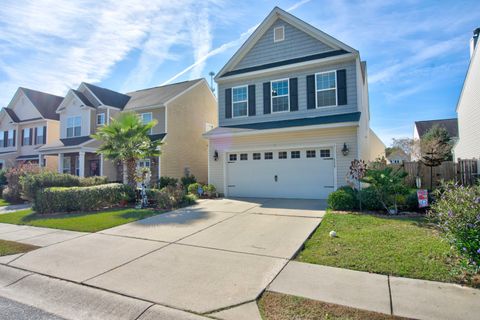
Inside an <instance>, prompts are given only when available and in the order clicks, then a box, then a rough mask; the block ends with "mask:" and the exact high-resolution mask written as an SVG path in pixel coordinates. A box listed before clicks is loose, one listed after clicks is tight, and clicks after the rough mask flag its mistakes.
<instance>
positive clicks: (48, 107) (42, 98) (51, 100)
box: [19, 87, 63, 120]
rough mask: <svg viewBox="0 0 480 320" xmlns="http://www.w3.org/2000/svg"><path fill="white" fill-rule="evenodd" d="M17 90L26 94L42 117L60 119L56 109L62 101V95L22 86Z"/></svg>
mask: <svg viewBox="0 0 480 320" xmlns="http://www.w3.org/2000/svg"><path fill="white" fill-rule="evenodd" d="M19 90H21V91H22V92H23V93H24V94H25V95H26V96H27V98H28V99H29V100H30V102H32V104H33V105H34V106H35V108H36V109H37V110H38V112H39V113H40V114H41V115H42V117H43V118H45V119H51V120H59V119H60V117H59V115H58V114H57V113H56V110H57V108H58V106H59V105H60V103H61V102H62V101H63V97H60V96H55V95H53V94H49V93H45V92H41V91H36V90H32V89H28V88H22V87H20V88H19Z"/></svg>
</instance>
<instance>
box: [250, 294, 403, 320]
mask: <svg viewBox="0 0 480 320" xmlns="http://www.w3.org/2000/svg"><path fill="white" fill-rule="evenodd" d="M258 307H259V310H260V313H261V315H262V317H263V319H266V320H270V319H272V320H273V319H275V320H294V319H302V320H320V319H325V320H327V319H328V320H347V319H348V320H364V319H369V320H386V319H389V320H390V319H392V320H393V319H403V318H400V317H395V316H390V315H386V314H382V313H376V312H371V311H365V310H359V309H355V308H349V307H344V306H339V305H336V304H331V303H325V302H321V301H315V300H310V299H305V298H301V297H296V296H290V295H285V294H281V293H273V292H265V293H264V294H263V295H262V297H261V298H260V300H259V301H258Z"/></svg>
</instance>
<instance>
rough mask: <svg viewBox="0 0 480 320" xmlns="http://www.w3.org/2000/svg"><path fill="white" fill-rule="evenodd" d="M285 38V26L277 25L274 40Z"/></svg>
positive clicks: (274, 30)
mask: <svg viewBox="0 0 480 320" xmlns="http://www.w3.org/2000/svg"><path fill="white" fill-rule="evenodd" d="M283 40H285V27H284V26H281V27H276V28H275V29H273V42H279V41H283Z"/></svg>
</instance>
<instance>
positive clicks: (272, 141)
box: [209, 127, 358, 193]
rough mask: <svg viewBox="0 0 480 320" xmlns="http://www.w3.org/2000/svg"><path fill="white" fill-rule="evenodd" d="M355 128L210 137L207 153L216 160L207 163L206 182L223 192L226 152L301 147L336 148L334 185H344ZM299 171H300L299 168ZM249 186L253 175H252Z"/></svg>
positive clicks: (354, 147)
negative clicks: (344, 147)
mask: <svg viewBox="0 0 480 320" xmlns="http://www.w3.org/2000/svg"><path fill="white" fill-rule="evenodd" d="M357 131H358V130H357V127H344V128H331V129H313V130H305V131H296V132H285V133H261V134H256V135H248V136H238V137H222V138H212V139H211V140H210V147H209V149H210V150H209V153H210V155H213V154H214V152H215V150H217V151H218V153H219V158H218V160H217V161H213V159H211V160H210V172H209V183H212V184H214V185H215V187H216V188H217V190H218V192H220V193H224V192H225V191H224V165H225V154H226V153H227V152H229V151H230V150H235V149H242V150H249V148H252V149H255V150H258V149H264V150H268V149H269V148H275V149H277V148H278V147H284V148H285V149H287V148H288V149H290V148H295V147H297V148H301V147H302V145H322V146H323V145H325V146H335V147H336V158H337V161H336V162H337V163H336V165H337V168H336V169H337V186H338V187H340V186H342V185H345V184H346V183H347V182H346V179H345V178H346V176H347V173H348V168H349V166H350V163H351V161H352V160H353V159H354V158H356V155H357V151H358V150H357ZM344 143H346V144H347V146H348V148H349V150H350V152H349V154H348V155H347V156H344V155H343V154H342V151H341V150H342V148H343V144H344ZM299 169H301V168H299ZM252 183H255V176H254V175H253V174H252Z"/></svg>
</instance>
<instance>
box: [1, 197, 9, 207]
mask: <svg viewBox="0 0 480 320" xmlns="http://www.w3.org/2000/svg"><path fill="white" fill-rule="evenodd" d="M10 204H11V203H10V202H8V201H7V200H5V199H2V198H0V207H5V206H9V205H10Z"/></svg>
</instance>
